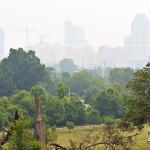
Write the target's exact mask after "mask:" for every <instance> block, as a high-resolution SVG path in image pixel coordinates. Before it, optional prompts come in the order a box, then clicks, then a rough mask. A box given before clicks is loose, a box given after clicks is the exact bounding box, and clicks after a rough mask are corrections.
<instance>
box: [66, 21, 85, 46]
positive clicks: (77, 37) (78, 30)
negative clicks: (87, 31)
mask: <svg viewBox="0 0 150 150" xmlns="http://www.w3.org/2000/svg"><path fill="white" fill-rule="evenodd" d="M64 44H65V46H69V47H70V46H71V47H72V46H75V47H76V46H82V45H84V44H85V38H84V28H83V27H81V26H78V25H74V24H72V22H71V21H66V22H65V26H64Z"/></svg>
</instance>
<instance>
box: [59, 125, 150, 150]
mask: <svg viewBox="0 0 150 150" xmlns="http://www.w3.org/2000/svg"><path fill="white" fill-rule="evenodd" d="M90 128H91V127H89V126H84V127H76V128H74V129H73V130H72V131H71V132H70V133H69V131H68V129H67V128H58V129H57V134H58V139H57V142H58V143H60V144H61V145H63V146H68V145H69V140H70V139H71V140H73V141H79V139H80V137H81V136H82V134H86V133H88V132H89V130H90ZM148 130H150V126H146V127H145V128H144V130H143V131H142V132H141V133H140V135H138V136H137V138H136V141H135V145H134V147H133V150H150V144H148V143H147V137H148V136H147V132H148Z"/></svg>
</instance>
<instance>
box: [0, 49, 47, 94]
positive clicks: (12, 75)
mask: <svg viewBox="0 0 150 150" xmlns="http://www.w3.org/2000/svg"><path fill="white" fill-rule="evenodd" d="M46 80H48V73H47V71H46V68H45V66H44V65H42V64H41V63H40V59H39V58H38V57H36V56H35V52H34V51H31V50H30V51H29V52H25V51H24V50H23V49H22V48H19V49H10V54H9V56H8V58H5V59H3V60H2V61H1V63H0V83H2V84H1V85H0V96H1V95H10V94H11V93H12V92H13V91H14V90H16V89H19V90H29V89H30V88H31V87H32V86H34V85H35V84H37V83H40V82H46ZM8 81H9V82H8Z"/></svg>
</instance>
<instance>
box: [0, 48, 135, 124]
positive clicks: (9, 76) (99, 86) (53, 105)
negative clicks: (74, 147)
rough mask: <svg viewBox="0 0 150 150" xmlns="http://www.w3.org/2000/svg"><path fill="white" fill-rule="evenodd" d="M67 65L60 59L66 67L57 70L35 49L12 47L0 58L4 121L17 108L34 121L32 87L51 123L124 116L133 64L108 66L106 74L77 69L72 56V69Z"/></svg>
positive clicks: (1, 115) (0, 107)
mask: <svg viewBox="0 0 150 150" xmlns="http://www.w3.org/2000/svg"><path fill="white" fill-rule="evenodd" d="M65 61H67V59H66V60H65ZM70 62H71V64H70ZM63 64H64V61H63ZM63 64H61V62H60V64H59V65H60V66H61V67H62V71H61V73H60V72H59V73H58V72H56V71H55V69H54V68H51V67H48V68H47V67H46V66H45V65H42V64H41V63H40V59H39V58H38V57H36V55H35V52H34V51H28V52H25V51H24V50H23V49H21V48H19V49H11V50H10V54H9V56H8V57H7V58H5V59H3V60H2V61H1V63H0V96H1V98H0V126H1V127H3V126H5V125H7V124H8V123H9V122H10V121H11V118H12V115H13V113H14V110H16V109H18V110H19V112H20V113H21V115H22V116H24V117H26V118H28V119H29V120H31V122H32V125H33V122H34V112H35V110H34V94H33V93H34V92H38V94H39V96H40V98H41V103H42V115H43V119H44V121H45V122H46V123H48V124H49V125H57V126H65V125H66V123H67V122H68V121H69V122H73V123H74V124H75V125H83V124H100V123H107V124H109V123H112V122H113V121H114V120H115V119H118V118H120V117H122V115H123V113H124V112H125V111H126V106H125V105H124V104H125V103H126V101H127V99H128V97H129V91H128V90H127V89H126V84H127V82H128V80H130V79H131V78H132V77H133V73H134V71H133V69H131V68H114V69H111V68H110V69H109V73H107V75H106V76H105V77H102V76H101V74H100V73H99V70H81V71H78V72H77V71H76V68H77V66H75V65H74V64H73V62H72V61H70V60H69V62H67V63H65V64H68V65H69V67H68V68H71V71H70V70H67V69H66V68H64V65H63ZM72 64H73V68H74V69H75V70H73V69H72V66H71V65H72ZM66 67H67V65H66ZM63 69H64V70H63ZM74 71H75V72H74Z"/></svg>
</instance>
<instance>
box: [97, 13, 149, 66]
mask: <svg viewBox="0 0 150 150" xmlns="http://www.w3.org/2000/svg"><path fill="white" fill-rule="evenodd" d="M149 56H150V20H149V19H148V18H147V16H146V15H144V14H137V15H136V16H135V18H134V19H133V21H132V24H131V33H130V35H129V36H128V37H125V40H124V47H116V48H111V47H109V46H101V47H99V48H98V52H97V53H96V55H95V57H97V59H96V62H95V63H98V64H103V62H104V61H106V65H108V66H132V67H141V66H143V65H145V63H146V62H147V61H148V59H149Z"/></svg>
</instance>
